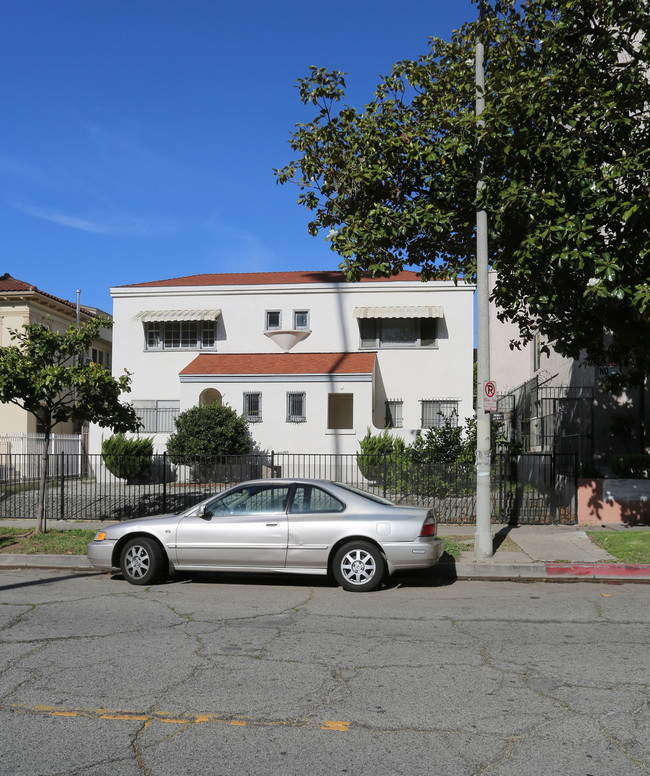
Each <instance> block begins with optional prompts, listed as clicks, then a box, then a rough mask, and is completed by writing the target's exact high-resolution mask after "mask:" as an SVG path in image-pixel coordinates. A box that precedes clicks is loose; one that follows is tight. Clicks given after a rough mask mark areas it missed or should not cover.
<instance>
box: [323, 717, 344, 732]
mask: <svg viewBox="0 0 650 776" xmlns="http://www.w3.org/2000/svg"><path fill="white" fill-rule="evenodd" d="M321 729H322V730H338V731H339V732H341V733H347V732H348V730H349V729H350V723H349V722H343V721H337V720H335V719H328V720H327V722H326V723H325V724H324V725H323V727H322V728H321Z"/></svg>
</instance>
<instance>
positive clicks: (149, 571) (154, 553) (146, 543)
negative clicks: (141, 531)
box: [120, 536, 164, 585]
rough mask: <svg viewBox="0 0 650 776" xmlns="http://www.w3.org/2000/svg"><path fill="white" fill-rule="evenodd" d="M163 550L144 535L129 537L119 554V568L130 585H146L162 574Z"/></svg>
mask: <svg viewBox="0 0 650 776" xmlns="http://www.w3.org/2000/svg"><path fill="white" fill-rule="evenodd" d="M163 560H164V558H163V551H162V550H161V549H160V546H159V545H158V544H157V543H156V542H155V541H154V540H153V539H147V538H145V537H141V536H139V537H137V538H136V539H130V540H129V541H128V542H127V543H126V544H125V545H124V547H123V549H122V554H121V555H120V569H121V570H122V575H123V577H124V579H126V581H127V582H130V583H131V584H132V585H148V584H150V583H152V582H155V581H156V580H157V579H158V578H159V577H160V576H161V574H162V569H163Z"/></svg>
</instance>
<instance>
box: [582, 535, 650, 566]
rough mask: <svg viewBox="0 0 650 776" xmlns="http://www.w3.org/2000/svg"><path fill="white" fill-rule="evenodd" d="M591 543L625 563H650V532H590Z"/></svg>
mask: <svg viewBox="0 0 650 776" xmlns="http://www.w3.org/2000/svg"><path fill="white" fill-rule="evenodd" d="M588 533H589V537H590V538H591V541H592V542H594V543H595V544H597V545H598V546H599V547H602V548H603V549H604V550H607V552H609V553H610V554H611V555H613V556H614V557H615V558H616V559H617V560H619V561H622V562H623V563H650V531H607V532H606V531H589V532H588Z"/></svg>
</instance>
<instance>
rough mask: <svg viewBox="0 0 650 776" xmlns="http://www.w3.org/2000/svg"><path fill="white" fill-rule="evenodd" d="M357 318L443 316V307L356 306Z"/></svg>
mask: <svg viewBox="0 0 650 776" xmlns="http://www.w3.org/2000/svg"><path fill="white" fill-rule="evenodd" d="M354 317H355V318H442V317H443V313H442V307H437V306H434V305H424V306H417V305H403V306H397V307H355V308H354Z"/></svg>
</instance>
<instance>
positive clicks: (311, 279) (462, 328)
mask: <svg viewBox="0 0 650 776" xmlns="http://www.w3.org/2000/svg"><path fill="white" fill-rule="evenodd" d="M473 292H474V287H473V286H471V285H467V284H459V285H458V286H456V285H454V283H452V282H429V283H422V282H421V281H420V280H419V279H418V278H417V276H416V275H415V273H413V272H403V273H401V274H400V275H398V276H396V277H393V278H390V279H376V280H373V279H371V278H365V279H364V280H362V281H361V282H359V283H346V282H345V281H344V279H343V276H342V274H341V273H340V272H277V273H259V274H236V273H232V274H220V275H216V274H215V275H193V276H189V277H181V278H175V279H172V280H159V281H154V282H150V283H141V284H137V285H130V286H119V287H116V288H113V289H111V295H112V297H113V300H114V308H113V317H114V320H115V326H114V330H113V368H114V374H116V375H118V374H121V373H122V372H123V370H124V369H128V370H129V372H131V373H132V392H131V394H130V400H131V401H132V402H133V405H134V407H136V409H137V410H138V412H139V414H140V416H141V418H142V420H143V422H144V429H143V430H142V432H141V433H143V434H146V435H151V436H153V437H154V445H155V449H156V450H157V451H159V452H160V451H162V450H163V449H164V447H165V444H166V441H167V439H168V436H169V433H170V432H171V431H173V430H174V423H173V420H174V418H175V417H176V415H177V414H178V412H179V411H183V410H186V409H189V408H190V407H193V406H195V405H197V404H199V403H201V402H203V403H209V402H213V401H219V402H223V403H225V404H228V405H229V406H231V407H232V408H233V409H235V410H236V411H237V412H238V413H243V414H244V416H245V417H246V418H247V419H248V420H249V421H250V429H251V433H252V435H253V438H254V440H255V443H256V445H257V447H258V448H259V449H260V450H267V451H270V450H275V451H276V452H291V453H356V452H358V450H359V440H360V439H361V438H362V437H363V436H365V434H366V431H367V429H368V428H370V429H371V430H372V431H373V432H374V433H377V432H379V431H380V430H381V429H384V428H385V427H386V426H387V425H389V426H391V427H393V428H394V429H395V433H396V434H400V435H401V436H403V437H404V438H405V439H406V440H407V441H409V442H410V441H412V440H413V438H414V436H415V435H416V434H417V433H418V432H419V431H420V430H421V429H423V428H428V427H431V426H434V425H437V424H439V423H440V419H441V415H440V413H442V414H443V415H451V414H452V413H454V412H456V413H457V416H458V418H459V420H460V421H461V422H462V420H463V419H464V418H465V417H466V416H469V415H471V414H472V413H473V409H472V396H473V388H472V360H473ZM103 433H104V434H105V433H106V432H103ZM99 442H100V440H99V439H96V442H95V444H94V445H93V446H94V447H99Z"/></svg>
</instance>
